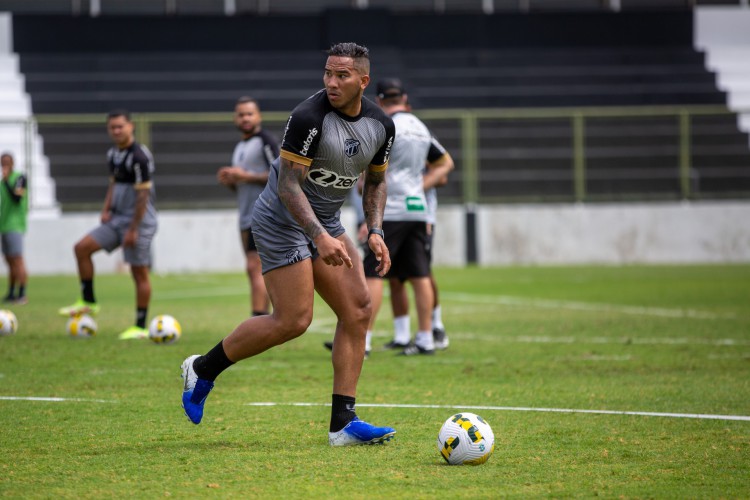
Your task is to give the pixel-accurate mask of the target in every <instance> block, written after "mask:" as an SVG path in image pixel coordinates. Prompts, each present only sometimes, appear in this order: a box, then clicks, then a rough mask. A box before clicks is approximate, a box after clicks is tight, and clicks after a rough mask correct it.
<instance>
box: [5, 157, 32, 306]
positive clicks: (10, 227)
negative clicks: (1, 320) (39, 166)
mask: <svg viewBox="0 0 750 500" xmlns="http://www.w3.org/2000/svg"><path fill="white" fill-rule="evenodd" d="M0 163H2V169H3V181H2V184H3V185H2V186H0V241H1V242H2V250H3V255H4V256H5V261H6V262H7V263H8V270H9V277H8V295H6V296H5V298H4V299H3V302H5V303H11V304H19V305H22V304H25V303H26V302H28V299H27V298H26V279H27V274H26V264H25V263H24V260H23V235H24V233H25V232H26V213H27V212H28V211H29V210H28V198H27V196H26V176H24V175H23V174H21V173H20V172H14V171H13V155H11V154H10V153H3V154H2V155H0ZM16 285H18V292H16Z"/></svg>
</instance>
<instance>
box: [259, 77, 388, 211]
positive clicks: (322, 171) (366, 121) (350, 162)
mask: <svg viewBox="0 0 750 500" xmlns="http://www.w3.org/2000/svg"><path fill="white" fill-rule="evenodd" d="M394 136H395V126H394V124H393V120H391V118H390V117H388V116H387V115H386V114H385V113H384V112H383V111H382V110H381V109H380V108H379V107H378V106H377V105H376V104H375V103H373V102H372V101H370V100H369V99H366V98H363V99H362V110H361V112H360V114H359V115H358V116H356V117H350V116H347V115H344V114H343V113H341V112H339V111H338V110H336V109H335V108H334V107H333V106H331V104H330V102H329V101H328V96H327V95H326V92H325V90H321V91H319V92H317V93H316V94H314V95H312V96H311V97H309V98H308V99H307V100H305V101H304V102H302V103H301V104H299V105H298V106H297V107H296V108H295V109H294V110H293V111H292V114H291V115H290V116H289V120H288V121H287V124H286V129H285V131H284V139H283V140H282V144H281V158H284V159H287V160H289V161H292V162H295V163H299V164H302V165H306V166H309V167H310V170H309V171H308V174H307V178H306V179H305V181H304V183H303V185H302V190H303V191H304V193H305V195H306V196H307V199H308V200H309V202H310V205H311V206H312V209H313V211H314V212H315V215H316V216H317V217H318V219H320V220H321V221H324V220H329V219H332V218H338V216H339V210H340V208H341V205H342V204H343V203H344V201H345V200H346V198H347V196H348V194H349V191H350V190H351V188H352V187H354V185H355V184H356V182H357V178H358V177H359V175H360V174H361V173H362V172H363V171H365V169H367V168H368V166H370V165H372V167H370V168H371V169H374V170H376V171H384V170H385V169H386V168H387V167H388V158H389V155H390V149H391V146H392V145H393V140H394ZM278 169H279V163H278V160H277V161H276V162H274V164H273V166H272V168H271V172H270V174H269V179H268V184H267V185H266V189H265V190H264V191H263V193H262V194H261V196H260V198H259V201H260V202H262V204H263V210H267V212H266V213H267V214H268V215H270V216H271V217H273V218H275V219H277V220H279V221H280V222H282V223H286V224H290V223H293V224H296V222H294V220H293V218H292V217H291V214H289V213H288V211H287V210H286V208H285V207H284V206H283V204H282V203H281V202H280V200H279V197H278V190H277V182H278ZM260 209H261V208H260V206H259V204H258V205H256V211H257V210H260Z"/></svg>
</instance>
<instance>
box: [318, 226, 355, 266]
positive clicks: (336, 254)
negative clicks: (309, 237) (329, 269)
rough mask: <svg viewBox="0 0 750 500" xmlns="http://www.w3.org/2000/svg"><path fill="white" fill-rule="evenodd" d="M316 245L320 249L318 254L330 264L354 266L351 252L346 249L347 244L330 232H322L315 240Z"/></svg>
mask: <svg viewBox="0 0 750 500" xmlns="http://www.w3.org/2000/svg"><path fill="white" fill-rule="evenodd" d="M313 241H314V242H315V247H316V248H317V249H318V255H320V258H321V259H323V262H325V263H326V264H328V265H329V266H344V265H345V266H346V267H348V268H349V269H351V268H352V267H354V264H353V263H352V259H351V257H349V253H348V252H347V251H346V245H344V242H343V241H341V240H338V239H336V238H334V237H333V236H331V235H330V234H328V233H325V232H324V233H322V234H321V235H319V236H318V237H317V238H315V239H314V240H313Z"/></svg>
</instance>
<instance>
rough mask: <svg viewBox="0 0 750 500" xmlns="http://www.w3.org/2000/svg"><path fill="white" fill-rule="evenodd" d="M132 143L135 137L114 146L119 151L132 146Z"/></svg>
mask: <svg viewBox="0 0 750 500" xmlns="http://www.w3.org/2000/svg"><path fill="white" fill-rule="evenodd" d="M134 142H135V137H131V138H130V139H128V140H127V141H125V142H123V143H118V144H116V146H117V149H119V150H123V149H128V148H129V147H130V146H132V145H133V143H134Z"/></svg>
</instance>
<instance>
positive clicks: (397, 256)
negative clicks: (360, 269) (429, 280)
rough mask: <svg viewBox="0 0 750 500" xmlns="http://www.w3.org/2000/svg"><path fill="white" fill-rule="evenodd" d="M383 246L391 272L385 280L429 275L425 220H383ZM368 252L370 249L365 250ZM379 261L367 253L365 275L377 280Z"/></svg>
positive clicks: (370, 253)
mask: <svg viewBox="0 0 750 500" xmlns="http://www.w3.org/2000/svg"><path fill="white" fill-rule="evenodd" d="M383 232H385V245H386V246H387V247H388V251H389V252H390V254H391V270H390V271H389V272H388V274H387V275H386V276H385V277H386V278H393V277H397V278H401V279H406V278H423V277H426V276H429V275H430V259H429V248H430V241H429V238H428V236H427V224H426V223H425V222H424V221H383ZM368 249H369V247H368ZM377 264H378V262H377V261H376V260H375V254H373V253H372V252H370V251H368V252H367V254H366V255H365V259H364V267H365V276H367V277H368V278H379V276H378V274H377V273H376V272H375V267H377Z"/></svg>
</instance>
